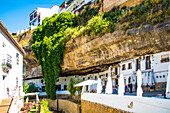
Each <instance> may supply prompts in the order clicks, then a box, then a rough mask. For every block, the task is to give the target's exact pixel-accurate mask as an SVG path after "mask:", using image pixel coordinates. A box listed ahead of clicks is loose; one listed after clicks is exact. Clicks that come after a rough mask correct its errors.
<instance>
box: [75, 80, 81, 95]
mask: <svg viewBox="0 0 170 113" xmlns="http://www.w3.org/2000/svg"><path fill="white" fill-rule="evenodd" d="M82 81H83V80H82V79H76V80H75V84H78V83H80V82H82ZM76 91H77V93H78V96H81V91H82V86H79V87H76Z"/></svg>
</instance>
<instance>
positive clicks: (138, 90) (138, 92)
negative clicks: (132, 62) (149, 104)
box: [137, 70, 143, 97]
mask: <svg viewBox="0 0 170 113" xmlns="http://www.w3.org/2000/svg"><path fill="white" fill-rule="evenodd" d="M137 85H138V87H137V96H138V97H142V94H143V90H142V74H141V71H140V70H138V71H137Z"/></svg>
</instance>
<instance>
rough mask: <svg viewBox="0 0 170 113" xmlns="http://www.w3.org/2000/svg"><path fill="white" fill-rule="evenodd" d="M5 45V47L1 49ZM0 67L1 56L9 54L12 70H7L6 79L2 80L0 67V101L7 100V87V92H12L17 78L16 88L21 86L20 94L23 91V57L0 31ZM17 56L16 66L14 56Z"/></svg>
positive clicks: (0, 62)
mask: <svg viewBox="0 0 170 113" xmlns="http://www.w3.org/2000/svg"><path fill="white" fill-rule="evenodd" d="M3 43H5V45H6V46H5V47H3V46H2V45H3ZM0 50H1V52H0V65H1V64H2V59H3V58H2V56H3V54H9V55H10V56H12V68H11V69H10V70H9V73H8V74H7V77H5V79H4V80H3V76H2V68H1V67H0V99H2V98H7V87H9V90H14V89H15V87H16V77H18V86H21V90H20V91H21V92H22V90H23V87H22V86H23V77H22V72H23V55H22V54H21V52H20V51H19V50H18V49H17V48H16V47H15V46H14V45H13V43H11V42H10V41H9V39H8V38H7V37H6V35H4V34H3V32H2V31H1V30H0ZM17 53H18V54H19V64H17V60H16V54H17Z"/></svg>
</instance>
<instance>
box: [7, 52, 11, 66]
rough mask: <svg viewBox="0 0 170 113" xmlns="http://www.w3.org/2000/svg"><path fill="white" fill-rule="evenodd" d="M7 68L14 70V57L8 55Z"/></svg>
mask: <svg viewBox="0 0 170 113" xmlns="http://www.w3.org/2000/svg"><path fill="white" fill-rule="evenodd" d="M7 66H9V67H10V68H12V57H11V56H10V55H8V54H7Z"/></svg>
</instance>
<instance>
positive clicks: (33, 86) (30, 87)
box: [27, 82, 38, 93]
mask: <svg viewBox="0 0 170 113" xmlns="http://www.w3.org/2000/svg"><path fill="white" fill-rule="evenodd" d="M28 85H29V88H28V89H27V91H28V92H29V93H32V92H38V87H36V86H35V83H33V82H30V83H28Z"/></svg>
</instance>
